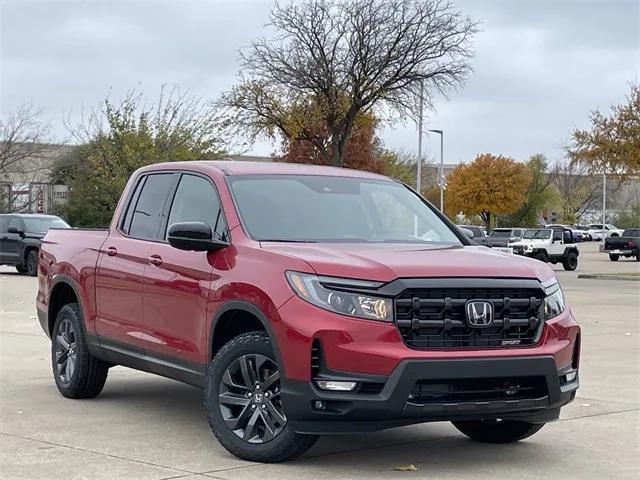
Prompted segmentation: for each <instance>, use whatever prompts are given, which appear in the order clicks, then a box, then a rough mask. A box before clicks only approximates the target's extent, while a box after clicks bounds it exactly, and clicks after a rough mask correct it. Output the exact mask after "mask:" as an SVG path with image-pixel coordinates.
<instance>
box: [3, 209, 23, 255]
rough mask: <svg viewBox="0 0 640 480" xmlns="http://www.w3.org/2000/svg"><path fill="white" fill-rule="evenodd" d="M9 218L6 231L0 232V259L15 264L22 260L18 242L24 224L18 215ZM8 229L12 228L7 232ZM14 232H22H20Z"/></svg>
mask: <svg viewBox="0 0 640 480" xmlns="http://www.w3.org/2000/svg"><path fill="white" fill-rule="evenodd" d="M9 218H10V219H9V223H8V224H7V231H6V232H5V233H1V234H0V237H2V239H1V240H0V242H2V244H1V245H0V250H2V261H3V262H6V263H9V264H12V265H15V264H16V263H22V262H23V261H24V259H23V258H20V242H21V241H22V236H23V234H24V231H25V226H24V222H23V221H22V220H21V219H20V217H9ZM9 230H13V232H9ZM16 232H22V234H21V233H16Z"/></svg>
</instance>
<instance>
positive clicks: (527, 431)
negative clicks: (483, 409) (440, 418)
mask: <svg viewBox="0 0 640 480" xmlns="http://www.w3.org/2000/svg"><path fill="white" fill-rule="evenodd" d="M452 423H453V426H454V427H456V428H457V429H458V430H459V431H460V432H462V433H464V434H465V435H466V436H467V437H469V438H470V439H472V440H475V441H476V442H482V443H513V442H517V441H519V440H524V439H525V438H528V437H530V436H531V435H533V434H534V433H536V432H537V431H538V430H540V429H541V428H542V427H544V423H539V424H536V423H529V422H519V421H517V420H503V421H498V420H474V421H466V422H452Z"/></svg>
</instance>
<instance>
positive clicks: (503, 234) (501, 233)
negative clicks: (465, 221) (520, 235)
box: [491, 230, 511, 238]
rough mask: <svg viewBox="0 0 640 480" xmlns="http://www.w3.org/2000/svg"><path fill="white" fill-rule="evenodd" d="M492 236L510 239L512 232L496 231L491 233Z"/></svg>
mask: <svg viewBox="0 0 640 480" xmlns="http://www.w3.org/2000/svg"><path fill="white" fill-rule="evenodd" d="M491 236H492V237H497V238H509V237H510V236H511V230H494V231H493V232H491Z"/></svg>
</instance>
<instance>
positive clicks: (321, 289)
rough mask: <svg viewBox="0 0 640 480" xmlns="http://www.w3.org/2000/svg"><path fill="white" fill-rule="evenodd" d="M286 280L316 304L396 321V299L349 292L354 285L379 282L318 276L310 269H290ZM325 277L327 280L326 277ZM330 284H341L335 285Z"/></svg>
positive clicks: (372, 318)
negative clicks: (298, 270)
mask: <svg viewBox="0 0 640 480" xmlns="http://www.w3.org/2000/svg"><path fill="white" fill-rule="evenodd" d="M286 276H287V281H288V282H289V285H291V288H292V289H293V291H294V292H295V293H296V294H297V295H298V296H299V297H300V298H302V299H303V300H306V301H307V302H309V303H312V304H313V305H316V306H317V307H320V308H324V309H325V310H329V311H331V312H335V313H339V314H341V315H348V316H350V317H358V318H366V319H369V320H381V321H385V322H391V321H393V300H391V299H390V298H382V297H376V296H373V295H369V294H368V293H366V292H348V291H343V290H342V289H343V288H344V289H348V288H349V286H351V287H352V288H354V289H360V288H367V287H369V288H372V287H373V288H375V286H376V285H379V284H378V283H377V282H366V281H359V280H349V279H338V278H329V277H318V276H317V275H312V274H309V273H299V272H287V273H286ZM325 280H326V281H325ZM329 286H339V287H340V289H335V290H334V289H332V288H329Z"/></svg>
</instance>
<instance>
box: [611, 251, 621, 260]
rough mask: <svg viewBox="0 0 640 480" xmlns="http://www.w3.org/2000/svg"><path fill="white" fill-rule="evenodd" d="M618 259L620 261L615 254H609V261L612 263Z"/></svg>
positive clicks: (618, 256)
mask: <svg viewBox="0 0 640 480" xmlns="http://www.w3.org/2000/svg"><path fill="white" fill-rule="evenodd" d="M618 259H620V255H616V254H615V253H610V254H609V260H611V261H612V262H617V261H618Z"/></svg>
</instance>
